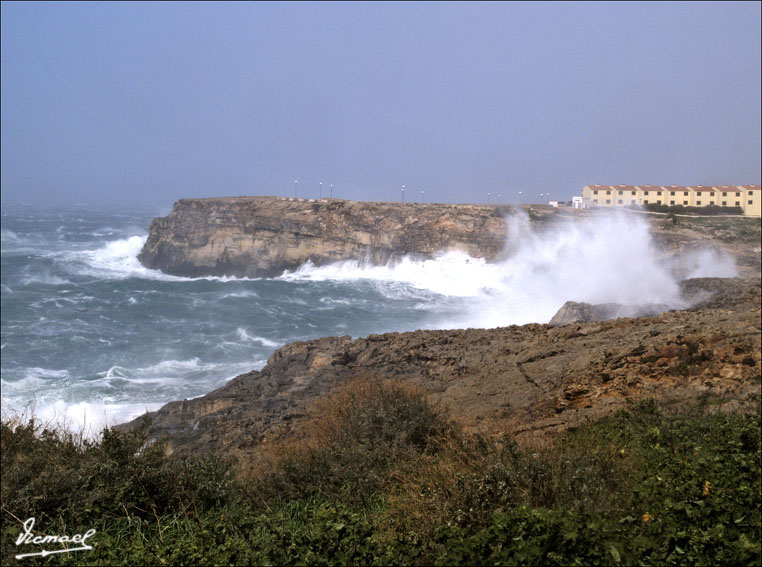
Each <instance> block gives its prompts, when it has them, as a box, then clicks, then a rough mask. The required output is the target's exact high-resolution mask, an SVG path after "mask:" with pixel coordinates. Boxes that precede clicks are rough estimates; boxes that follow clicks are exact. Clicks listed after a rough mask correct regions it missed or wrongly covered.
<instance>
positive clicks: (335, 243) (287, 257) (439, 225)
mask: <svg viewBox="0 0 762 567" xmlns="http://www.w3.org/2000/svg"><path fill="white" fill-rule="evenodd" d="M504 241H505V222H504V220H503V218H502V217H501V216H500V214H499V213H498V211H497V210H496V209H495V207H487V206H477V205H435V204H426V205H422V204H413V203H410V204H400V203H370V202H358V201H342V200H338V199H323V200H314V199H310V200H307V199H299V200H296V199H284V198H276V197H228V198H210V199H182V200H180V201H178V202H177V203H175V205H174V208H173V209H172V212H171V213H170V214H169V216H167V217H162V218H157V219H154V220H153V222H152V223H151V227H150V233H149V237H148V239H147V241H146V243H145V245H144V247H143V250H142V251H141V253H140V255H139V257H138V258H139V260H140V261H141V262H142V263H143V264H144V265H145V266H146V267H149V268H153V269H159V270H162V271H163V272H165V273H168V274H173V275H178V276H189V277H197V276H209V275H212V276H238V277H273V276H278V275H280V274H282V273H283V271H284V270H294V269H296V268H298V267H300V266H301V265H303V264H304V263H306V262H307V261H310V262H312V263H313V264H315V265H321V264H326V263H330V262H335V261H338V260H359V261H368V262H369V263H372V264H381V263H385V262H387V261H389V260H391V259H394V258H399V257H402V256H404V255H412V256H418V257H431V256H433V255H434V254H436V253H438V252H444V251H452V250H458V251H462V252H465V253H466V254H468V255H470V256H474V257H481V258H487V259H495V258H497V257H498V255H499V254H500V251H501V250H502V248H503V243H504Z"/></svg>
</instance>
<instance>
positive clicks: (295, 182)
mask: <svg viewBox="0 0 762 567" xmlns="http://www.w3.org/2000/svg"><path fill="white" fill-rule="evenodd" d="M298 183H299V181H298V180H296V179H294V199H296V186H297V184H298Z"/></svg>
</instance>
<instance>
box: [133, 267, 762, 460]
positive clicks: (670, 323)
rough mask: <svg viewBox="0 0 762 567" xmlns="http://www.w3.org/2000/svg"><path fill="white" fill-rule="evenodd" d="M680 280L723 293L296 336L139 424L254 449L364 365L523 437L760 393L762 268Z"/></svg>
mask: <svg viewBox="0 0 762 567" xmlns="http://www.w3.org/2000/svg"><path fill="white" fill-rule="evenodd" d="M682 287H683V289H684V291H685V293H686V294H687V295H689V296H692V297H697V294H703V296H704V297H706V295H708V294H712V295H711V297H710V298H709V299H706V300H704V301H703V302H702V303H699V304H697V305H695V306H694V307H693V308H691V309H689V310H683V311H669V312H666V313H661V314H659V315H656V316H652V317H641V318H621V319H615V320H608V321H595V322H589V323H579V324H577V323H573V324H568V325H565V326H561V327H551V326H549V325H539V324H531V325H523V326H510V327H504V328H497V329H460V330H446V331H414V332H409V333H388V334H384V335H370V336H368V337H365V338H360V339H355V340H353V339H351V337H348V336H345V337H326V338H322V339H317V340H313V341H306V342H296V343H291V344H288V345H286V346H284V347H282V348H280V349H278V350H277V351H276V352H275V353H274V354H273V355H272V356H271V357H270V359H269V361H268V363H267V365H266V366H265V367H264V368H263V369H262V370H261V371H252V372H249V373H246V374H243V375H241V376H238V377H236V378H234V379H233V380H231V381H230V382H228V383H227V384H225V385H224V386H223V387H221V388H219V389H217V390H215V391H213V392H211V393H209V394H207V395H206V396H203V397H201V398H196V399H193V400H184V401H177V402H171V403H169V404H167V405H166V406H164V407H163V408H161V409H160V410H158V411H156V412H152V413H149V414H146V415H145V416H142V417H140V418H138V419H136V420H135V421H133V422H132V423H131V424H129V427H135V426H138V425H140V424H141V423H143V422H144V421H148V422H149V423H150V429H151V432H152V434H153V435H154V437H155V438H163V439H166V440H167V441H168V450H169V451H171V452H173V453H176V454H178V455H187V454H208V453H215V454H222V455H226V456H238V457H251V456H252V455H253V454H255V453H256V452H257V450H258V448H259V447H260V446H261V445H262V444H263V443H267V442H268V441H269V440H270V439H272V438H274V437H279V436H282V435H288V434H289V432H290V431H291V430H292V429H294V428H295V427H296V428H298V427H297V426H298V424H299V423H301V422H302V420H304V419H307V418H308V417H309V415H310V411H311V410H310V408H311V405H312V403H313V402H315V401H316V400H317V399H318V398H320V397H321V396H323V395H324V394H326V393H327V392H329V391H330V390H331V388H332V387H334V386H335V385H337V384H339V383H341V382H343V381H346V380H350V379H352V378H368V377H370V378H373V379H379V380H383V379H395V380H400V381H403V382H405V383H409V384H413V385H416V386H419V387H421V388H423V389H424V390H425V391H426V392H427V394H428V397H429V399H430V400H431V401H434V402H440V403H442V404H444V405H445V406H447V407H449V408H450V410H451V412H452V415H453V416H454V417H455V418H456V419H458V421H460V422H461V423H462V424H463V425H464V426H466V427H467V428H470V429H473V430H477V431H481V432H485V433H503V432H507V433H511V434H513V435H514V436H516V438H517V439H519V440H521V439H522V438H523V439H530V438H531V439H537V437H538V436H545V435H554V434H557V433H559V432H562V431H565V430H567V429H570V428H575V427H577V426H579V425H581V424H583V423H585V422H588V421H590V420H594V419H596V418H598V417H600V416H602V415H606V414H609V413H611V412H614V411H616V410H617V409H619V408H621V407H623V406H625V405H626V404H627V403H629V402H630V401H633V400H636V399H640V398H645V397H656V398H658V399H662V400H667V399H669V400H674V401H677V402H679V401H681V400H683V401H687V400H689V399H691V400H695V399H696V398H699V397H714V396H721V397H723V398H728V397H732V398H736V399H739V400H740V399H743V398H745V397H746V396H747V395H748V394H749V393H753V392H759V389H760V385H759V384H760V383H759V378H760V369H761V368H762V365H761V360H760V347H761V346H762V345H761V344H760V336H761V333H760V281H759V280H758V279H757V280H742V279H716V278H705V279H699V280H689V281H687V282H683V286H682ZM243 460H246V459H243Z"/></svg>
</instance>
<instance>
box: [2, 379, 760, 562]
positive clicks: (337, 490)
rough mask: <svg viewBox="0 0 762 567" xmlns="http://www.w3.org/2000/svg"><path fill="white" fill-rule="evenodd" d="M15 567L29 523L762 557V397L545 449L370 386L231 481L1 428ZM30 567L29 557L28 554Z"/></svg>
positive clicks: (333, 555)
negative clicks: (745, 407)
mask: <svg viewBox="0 0 762 567" xmlns="http://www.w3.org/2000/svg"><path fill="white" fill-rule="evenodd" d="M0 433H1V434H2V439H1V440H2V446H1V447H0V448H1V449H2V491H1V496H2V517H1V518H2V526H1V532H2V534H1V535H2V552H1V554H0V562H1V563H2V564H3V565H6V564H15V563H17V561H16V560H15V559H14V555H15V554H16V553H23V552H30V551H39V549H38V546H33V545H28V546H21V547H16V546H15V545H14V543H13V542H14V541H15V539H16V537H17V536H18V534H19V531H20V522H21V521H23V520H24V519H26V518H28V517H32V516H34V517H35V518H36V519H37V525H36V526H35V528H36V529H38V530H39V531H40V532H41V533H45V534H63V533H69V534H71V533H77V532H83V531H85V530H87V529H90V528H94V529H96V530H97V534H96V536H94V537H93V538H92V540H91V542H92V543H93V544H94V546H95V547H94V549H93V550H92V551H87V552H77V553H71V554H61V555H53V556H50V557H47V558H45V559H44V560H42V559H39V560H36V559H24V560H23V563H25V564H34V563H35V561H39V562H42V561H44V562H45V563H48V564H49V563H61V564H78V563H79V564H93V563H97V564H103V565H111V564H188V563H201V564H242V563H243V564H246V563H250V564H292V563H299V564H432V563H438V564H445V565H450V564H460V563H468V564H519V563H520V564H524V563H532V564H550V565H552V564H611V565H616V564H637V563H643V564H684V563H730V564H760V562H761V561H762V552H761V551H760V544H759V542H760V539H762V529H761V527H760V526H761V520H760V507H761V505H762V502H761V497H760V494H761V492H762V486H761V482H762V473H761V468H760V456H761V455H762V441H761V439H760V404H759V400H756V401H755V405H754V408H753V410H752V411H750V412H747V413H742V414H733V415H727V414H723V413H710V412H706V411H704V410H701V411H699V410H695V411H692V412H683V413H682V414H680V415H672V416H667V415H665V414H664V413H663V412H662V411H660V410H659V409H657V407H656V406H655V404H653V403H642V404H638V405H635V406H633V407H632V408H631V409H630V410H628V411H626V412H620V413H619V414H618V415H617V416H616V417H613V418H610V419H606V420H603V421H601V422H599V423H597V424H594V425H591V426H588V427H585V428H583V429H580V430H579V431H577V432H574V433H571V434H568V435H565V436H564V437H562V438H561V439H559V440H558V441H557V443H555V444H553V445H552V446H549V447H546V448H532V449H522V448H520V447H519V446H517V445H516V444H515V443H513V442H512V441H511V440H510V439H508V438H503V439H501V440H490V439H485V438H482V437H479V436H473V435H467V434H465V433H463V432H462V431H460V430H459V429H458V428H457V427H456V426H455V425H454V424H452V423H451V422H450V421H449V420H448V419H447V416H446V414H445V413H444V412H442V411H441V410H439V409H437V408H433V407H431V406H430V405H428V404H427V403H426V402H425V399H424V398H423V396H422V395H421V394H420V392H416V391H414V390H411V389H409V388H405V387H401V386H399V385H395V384H393V383H368V382H365V383H363V382H358V383H356V384H354V385H352V386H350V387H349V388H348V389H347V390H345V391H343V392H340V393H339V394H337V395H336V396H335V397H332V398H330V399H328V400H327V401H325V402H322V404H321V406H320V407H319V408H318V412H317V413H316V415H315V416H314V420H313V421H312V422H311V423H310V424H309V429H308V430H307V431H306V432H304V434H303V435H302V436H301V438H300V440H299V441H297V442H294V443H292V444H290V445H286V446H280V447H279V448H278V449H277V451H276V450H274V453H273V457H272V459H270V460H269V462H268V464H267V466H266V467H261V468H260V471H259V474H258V476H257V477H256V478H251V479H247V480H246V481H244V482H239V481H237V480H235V479H233V478H232V477H231V474H230V471H231V468H230V464H228V463H224V462H222V461H219V460H215V459H208V460H204V461H198V460H196V461H185V462H183V461H175V460H172V459H168V458H167V457H165V456H164V453H163V451H162V450H161V447H160V445H158V444H155V445H146V442H145V441H146V439H145V432H140V431H139V432H137V433H135V434H130V435H127V434H123V433H117V432H114V431H107V432H104V438H103V440H102V441H101V442H99V443H90V442H87V441H83V440H82V439H80V438H77V437H74V436H71V435H69V434H66V433H63V432H54V431H44V430H40V428H38V427H37V426H35V425H34V424H30V425H19V424H12V423H9V422H7V421H5V422H3V424H2V427H1V428H0ZM18 563H21V562H18Z"/></svg>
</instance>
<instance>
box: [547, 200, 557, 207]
mask: <svg viewBox="0 0 762 567" xmlns="http://www.w3.org/2000/svg"><path fill="white" fill-rule="evenodd" d="M548 205H550V206H551V207H556V208H558V201H548Z"/></svg>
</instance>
